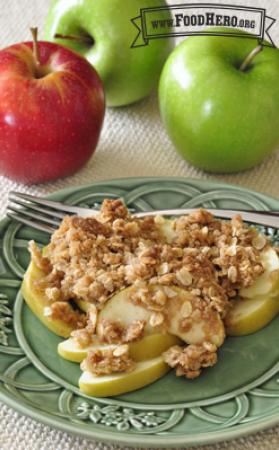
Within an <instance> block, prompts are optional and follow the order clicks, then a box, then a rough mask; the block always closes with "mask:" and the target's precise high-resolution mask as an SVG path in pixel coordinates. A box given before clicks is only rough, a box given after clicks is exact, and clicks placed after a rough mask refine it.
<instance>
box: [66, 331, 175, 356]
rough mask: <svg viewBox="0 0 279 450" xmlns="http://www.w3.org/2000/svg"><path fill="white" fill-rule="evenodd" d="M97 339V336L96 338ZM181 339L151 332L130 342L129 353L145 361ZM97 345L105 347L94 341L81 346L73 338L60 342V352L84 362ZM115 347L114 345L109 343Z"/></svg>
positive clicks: (158, 354)
mask: <svg viewBox="0 0 279 450" xmlns="http://www.w3.org/2000/svg"><path fill="white" fill-rule="evenodd" d="M96 339H97V338H96ZM180 342H181V341H180V339H178V338H177V337H176V336H173V335H171V334H168V333H165V334H159V333H155V334H150V335H148V336H144V337H143V338H142V339H141V340H139V341H135V342H130V343H129V354H130V356H131V358H132V359H133V360H134V361H136V362H140V361H144V360H147V359H152V358H156V357H157V356H160V355H161V354H162V353H163V352H165V351H166V350H168V349H169V348H170V347H172V346H173V345H178V344H180ZM96 347H100V348H103V347H104V344H98V341H97V342H94V343H92V345H90V346H88V347H81V346H80V345H79V344H78V343H77V341H76V340H75V339H73V338H70V339H67V340H66V341H63V342H60V344H59V345H58V353H59V355H60V356H62V358H64V359H67V360H69V361H73V362H82V361H83V360H84V358H86V356H87V354H88V352H89V351H90V350H92V349H94V348H96ZM107 347H113V345H107ZM114 347H116V346H115V345H114Z"/></svg>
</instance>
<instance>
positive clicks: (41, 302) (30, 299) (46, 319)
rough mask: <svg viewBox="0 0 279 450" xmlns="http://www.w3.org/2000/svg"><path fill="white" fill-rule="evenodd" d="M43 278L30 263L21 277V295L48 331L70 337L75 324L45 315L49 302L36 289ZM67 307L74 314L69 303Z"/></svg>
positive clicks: (40, 272) (42, 293)
mask: <svg viewBox="0 0 279 450" xmlns="http://www.w3.org/2000/svg"><path fill="white" fill-rule="evenodd" d="M44 276H45V273H44V272H43V271H42V270H40V269H39V268H38V267H37V266H36V265H35V263H34V262H33V261H31V262H30V264H29V266H28V269H27V271H26V272H25V274H24V277H23V282H22V285H21V293H22V295H23V298H24V300H25V302H26V303H27V305H28V306H29V308H30V309H31V311H32V312H33V313H34V314H35V315H36V316H37V317H38V319H39V320H40V321H41V322H42V323H43V324H44V325H45V326H46V327H47V328H48V329H49V330H51V331H52V332H53V333H55V334H57V335H58V336H62V337H64V338H67V337H69V336H70V335H71V332H72V331H74V330H75V329H76V327H77V324H76V323H74V322H73V323H68V322H67V321H66V320H63V319H54V318H53V317H52V316H49V315H48V314H46V312H47V309H48V308H49V306H50V302H49V300H48V298H47V296H46V295H45V293H44V291H42V290H39V289H38V287H37V283H38V281H40V280H41V279H42V278H43V277H44ZM68 306H69V311H70V312H74V311H73V309H72V307H71V305H70V303H69V305H68Z"/></svg>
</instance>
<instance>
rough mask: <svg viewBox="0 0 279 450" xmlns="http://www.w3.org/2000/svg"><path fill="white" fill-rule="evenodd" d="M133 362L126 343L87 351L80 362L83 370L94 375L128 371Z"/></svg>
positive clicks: (132, 366)
mask: <svg viewBox="0 0 279 450" xmlns="http://www.w3.org/2000/svg"><path fill="white" fill-rule="evenodd" d="M134 367H135V363H134V361H133V360H132V359H131V358H130V356H129V347H128V345H121V346H119V347H117V348H116V349H113V348H103V349H94V350H90V351H89V352H88V355H87V357H86V358H85V359H84V360H83V362H82V363H81V369H82V370H83V371H86V370H87V371H89V372H92V373H94V374H95V375H98V376H99V375H110V374H111V373H119V372H130V371H132V370H133V369H134Z"/></svg>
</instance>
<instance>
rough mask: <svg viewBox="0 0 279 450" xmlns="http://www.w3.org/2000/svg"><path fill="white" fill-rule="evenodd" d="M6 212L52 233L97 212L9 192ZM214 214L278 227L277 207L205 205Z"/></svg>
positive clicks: (172, 211)
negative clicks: (250, 208) (67, 219)
mask: <svg viewBox="0 0 279 450" xmlns="http://www.w3.org/2000/svg"><path fill="white" fill-rule="evenodd" d="M9 201H10V203H9V205H8V209H7V216H8V217H10V218H11V219H14V220H16V221H17V222H20V223H22V224H24V225H28V226H30V227H32V228H35V229H37V230H40V231H45V232H47V233H53V232H54V231H55V230H56V229H57V228H58V227H59V225H60V222H61V220H62V219H63V217H65V216H66V215H78V216H81V217H92V216H95V215H96V214H98V212H99V211H98V210H96V209H89V208H81V207H79V206H71V205H65V204H64V203H61V202H55V201H53V200H47V199H44V198H39V197H35V196H33V195H27V194H22V193H19V192H10V194H9ZM196 210H197V208H189V209H166V210H157V211H147V212H139V213H133V214H132V215H133V217H137V218H141V217H148V216H156V215H162V216H181V215H184V214H190V213H191V212H193V211H196ZM207 211H209V212H211V213H212V214H214V215H215V216H216V217H220V218H224V219H230V218H232V217H233V216H235V215H236V214H241V215H242V218H243V220H245V221H246V222H248V223H255V224H259V225H264V226H267V227H272V228H279V211H253V212H251V211H247V210H240V209H239V210H233V209H228V210H227V209H207Z"/></svg>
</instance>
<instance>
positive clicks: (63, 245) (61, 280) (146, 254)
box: [29, 200, 269, 378]
mask: <svg viewBox="0 0 279 450" xmlns="http://www.w3.org/2000/svg"><path fill="white" fill-rule="evenodd" d="M167 225H168V226H169V228H170V229H171V236H172V239H170V238H169V237H167V236H166V235H165V234H164V232H163V230H164V228H165V227H166V226H167ZM267 246H269V241H268V239H267V238H266V237H265V236H263V235H262V234H259V232H258V231H257V230H256V229H255V228H253V227H248V226H247V225H246V224H244V223H243V221H242V219H241V217H240V216H235V217H234V218H233V219H232V220H231V221H222V220H219V219H216V218H214V216H213V215H212V214H210V213H209V212H208V211H206V210H203V209H200V210H197V211H195V212H194V213H192V214H189V215H188V216H182V217H179V218H176V219H174V220H172V222H169V221H167V220H166V219H164V218H163V217H146V218H142V219H135V218H133V217H131V216H130V215H129V213H128V211H127V208H126V207H125V206H124V205H123V203H122V202H121V201H120V200H105V201H104V202H103V204H102V208H101V211H100V213H99V214H98V216H94V217H89V218H81V217H76V216H71V217H65V218H64V219H63V221H62V223H61V225H60V227H59V229H58V230H57V231H55V232H54V233H53V235H52V237H51V242H50V244H49V245H48V247H47V252H46V256H43V255H42V253H41V251H40V250H39V248H38V247H37V246H36V244H35V243H34V242H33V241H32V242H31V243H30V246H29V250H30V252H31V257H32V260H33V261H34V263H35V264H36V266H38V267H39V268H40V269H41V270H42V271H43V272H44V273H45V276H44V277H42V279H41V280H40V281H39V282H38V283H37V285H36V288H38V289H41V290H42V291H44V293H45V296H46V298H47V299H48V301H49V305H47V308H46V314H48V315H51V316H52V317H53V318H63V319H64V320H66V321H67V322H68V323H75V324H76V328H77V329H76V330H75V331H74V332H73V333H72V336H73V337H74V339H75V340H76V341H77V342H78V343H79V344H80V345H81V346H83V347H86V346H87V345H89V344H90V343H91V342H92V339H93V336H94V334H95V333H96V323H97V317H98V311H99V310H101V309H102V308H103V307H104V305H105V303H106V302H107V301H108V300H109V299H110V298H111V297H112V296H113V295H114V294H115V293H117V292H119V291H120V290H122V289H124V288H126V287H130V286H131V292H130V301H131V302H133V303H135V304H138V305H140V306H143V307H144V308H146V309H147V310H148V311H150V319H149V325H150V326H151V327H153V328H156V327H162V326H164V325H165V324H166V323H167V322H168V311H169V305H170V304H172V303H173V304H174V302H175V299H176V298H177V292H176V291H175V289H174V287H175V286H176V287H180V288H183V289H184V290H185V291H187V293H189V294H191V296H192V298H193V301H191V302H189V301H188V302H187V301H185V302H184V303H183V306H182V309H181V311H180V314H181V318H180V322H179V327H180V329H181V330H183V331H187V330H190V329H191V327H192V326H193V324H194V323H198V322H199V321H200V320H201V319H203V320H204V321H206V322H207V324H208V326H207V328H208V330H209V328H210V327H211V328H212V330H214V327H215V326H216V317H221V318H222V319H223V318H224V317H225V315H226V313H227V311H228V309H229V308H230V305H231V302H230V299H231V298H233V297H235V296H236V295H237V293H238V290H239V289H241V288H244V287H248V286H251V285H252V284H253V282H254V281H255V280H256V279H257V278H258V277H259V276H260V275H261V274H262V272H263V270H264V269H263V265H262V263H261V260H260V255H261V252H262V251H263V249H265V248H266V247H267ZM152 286H153V287H156V289H152ZM70 300H83V301H86V302H89V303H91V306H92V308H91V309H90V311H89V313H88V315H87V317H86V316H85V314H81V313H79V312H78V311H76V310H73V309H72V308H71V307H70V304H69V303H68V302H69V301H70ZM146 325H147V324H146V322H145V321H142V320H135V321H134V322H133V323H132V324H131V325H129V326H128V327H124V326H123V324H121V322H120V321H104V322H102V324H101V326H100V336H99V337H100V339H101V341H102V342H105V343H109V344H117V345H120V346H119V347H118V349H119V351H120V349H122V350H121V351H123V354H120V355H118V354H115V353H113V351H112V350H108V349H106V350H105V351H101V350H94V351H90V353H89V354H88V357H87V358H86V360H85V361H84V363H83V364H82V368H83V370H90V371H92V372H93V373H96V374H105V373H106V374H107V373H113V372H119V371H126V370H132V368H133V362H132V360H131V359H130V357H129V356H128V350H125V351H124V349H126V347H127V345H126V344H127V343H129V342H133V341H136V340H139V339H141V338H142V337H143V335H144V329H145V326H146ZM160 329H161V328H160ZM208 330H205V335H206V336H207V338H206V339H205V340H204V342H203V343H202V344H199V345H192V344H191V345H188V346H186V347H185V348H182V347H179V346H175V347H172V348H171V349H169V350H168V351H167V352H166V353H165V354H164V358H165V361H166V362H167V363H168V364H169V365H170V366H171V367H176V373H177V375H178V376H180V375H184V376H186V377H188V378H194V377H196V376H198V375H199V374H200V372H201V369H202V368H203V367H207V366H208V365H213V364H215V362H216V361H217V354H216V351H217V348H216V346H215V345H214V344H212V343H211V342H210V341H209V339H208V336H209V331H208ZM125 345H126V346H125ZM127 349H128V347H127ZM115 351H116V350H115ZM121 351H120V353H121ZM85 368H86V369H85Z"/></svg>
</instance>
